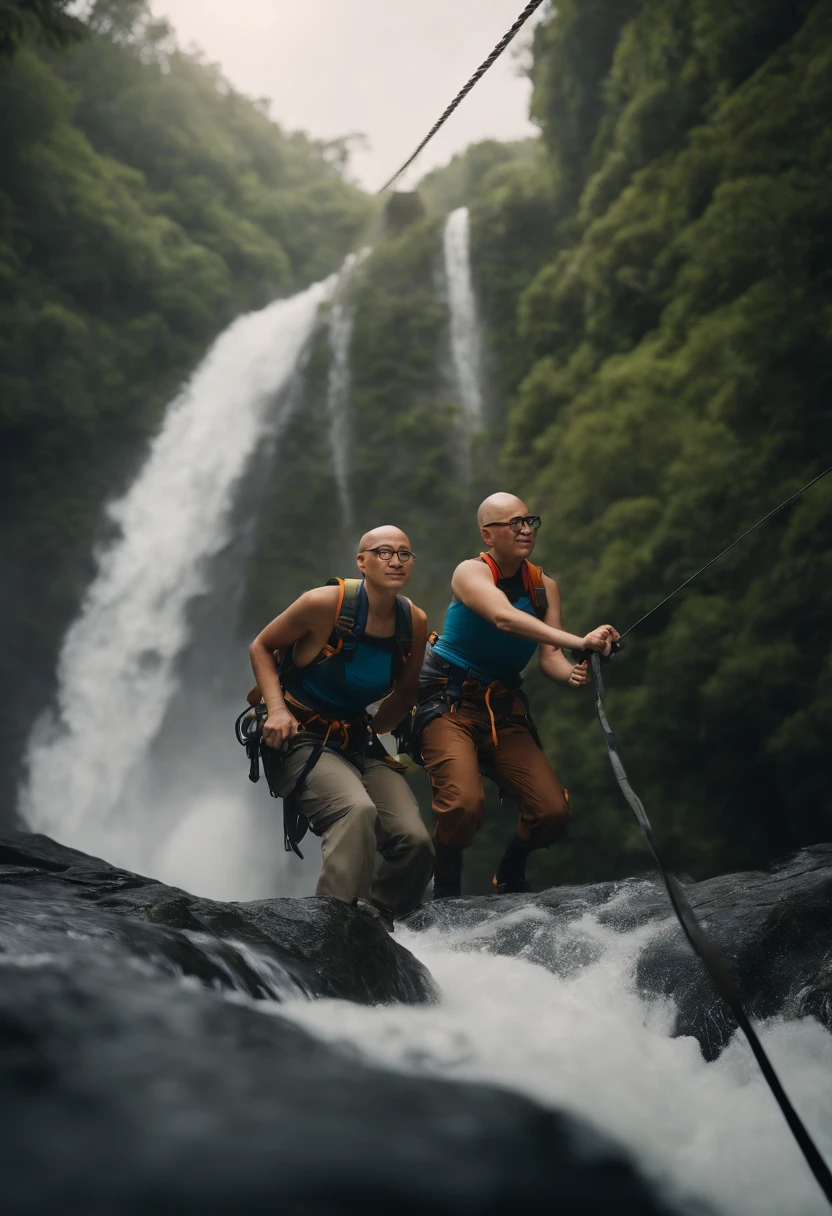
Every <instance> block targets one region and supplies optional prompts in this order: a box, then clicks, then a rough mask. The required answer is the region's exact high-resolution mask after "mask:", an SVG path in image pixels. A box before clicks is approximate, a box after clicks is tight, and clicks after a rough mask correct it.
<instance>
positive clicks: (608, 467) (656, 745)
mask: <svg viewBox="0 0 832 1216" xmlns="http://www.w3.org/2000/svg"><path fill="white" fill-rule="evenodd" d="M830 69H832V8H830V5H829V4H828V3H809V2H808V0H807V2H806V3H803V4H794V3H778V2H777V0H768V2H767V3H754V4H750V3H748V4H739V5H733V6H731V8H730V10H727V9H725V8H724V6H717V5H715V4H713V3H711V2H710V0H694V2H692V3H684V4H682V3H675V2H674V0H643V2H641V3H636V2H633V3H629V4H626V5H625V4H621V3H619V2H618V0H615V2H613V0H606V2H601V0H581V3H577V0H573V2H569V0H567V2H565V3H563V4H560V5H558V9H557V12H556V14H555V15H554V16H553V17H552V18H550V19H549V21H548V22H547V23H546V24H544V25H543V26H542V27H541V28H540V29H539V31H538V33H537V35H536V38H535V61H534V72H533V75H534V84H535V91H534V106H533V109H534V112H535V114H536V115H537V116H538V118H539V120H540V122H541V125H542V132H543V141H544V145H545V147H546V150H547V156H546V160H547V167H548V170H549V173H550V181H551V184H552V190H553V200H554V210H553V212H552V215H553V223H552V226H551V229H550V232H549V234H548V240H549V243H550V250H551V251H552V252H550V256H549V260H548V261H547V262H546V263H545V264H544V265H543V266H542V267H541V268H540V269H539V272H538V273H537V275H536V276H535V277H534V280H533V281H532V282H531V283H530V285H529V286H528V287H526V289H525V290H524V291H521V292H520V293H519V295H518V294H517V293H515V294H516V300H517V309H516V320H515V323H514V324H513V325H512V324H511V323H510V321H509V320H508V317H507V313H508V310H507V309H504V310H503V323H504V324H505V325H506V327H507V328H508V329H509V331H510V332H511V333H512V334H513V335H515V336H516V338H517V342H518V349H519V350H520V352H521V355H522V356H523V357H527V358H528V362H527V364H526V367H525V375H524V376H523V378H522V383H521V384H520V387H519V389H518V390H517V391H516V392H514V393H513V394H512V395H511V398H510V401H507V402H506V405H507V406H508V410H509V417H508V441H507V444H506V448H505V455H504V469H505V477H506V480H507V482H508V484H510V485H511V486H512V487H514V488H516V490H517V491H518V492H519V493H521V494H522V495H524V496H525V497H526V498H527V500H528V501H529V502H530V504H532V505H533V506H534V508H535V509H536V510H539V511H541V512H542V513H543V515H544V518H545V528H544V530H543V531H542V532H541V535H540V551H541V554H542V556H543V558H544V560H545V561H546V564H547V566H548V567H549V568H550V570H552V572H554V573H556V574H557V575H558V577H559V579H560V582H561V586H562V590H563V593H564V600H565V607H566V612H567V615H568V620H569V623H570V624H572V625H574V626H575V627H578V628H581V629H583V628H585V627H586V626H588V625H589V624H591V623H594V622H595V621H596V620H597V619H600V618H603V619H605V620H606V619H612V620H613V621H614V622H615V623H616V624H618V625H619V627H621V628H624V627H626V626H627V625H629V624H631V623H632V622H633V621H634V620H635V619H636V618H637V617H638V616H640V615H641V614H642V613H643V612H644V611H646V609H647V608H648V607H650V606H651V605H652V604H653V603H655V602H656V601H657V600H659V599H660V598H661V597H662V596H663V595H664V594H666V593H667V592H668V591H670V590H671V589H672V588H673V587H674V586H675V585H676V584H677V583H679V582H681V581H682V579H683V578H684V577H685V576H686V575H688V574H689V573H691V572H692V571H693V570H694V569H695V568H696V567H697V566H698V565H699V564H701V563H702V562H703V561H705V560H706V559H707V558H708V557H709V556H711V555H712V554H713V553H715V552H716V551H717V550H718V549H719V548H721V547H722V545H723V544H724V543H727V541H728V540H729V539H731V537H732V536H733V535H735V534H737V533H738V532H739V531H741V530H742V529H743V528H744V527H746V526H748V525H749V524H750V523H752V522H753V521H754V520H755V518H757V517H758V516H760V515H762V514H764V512H765V511H766V510H767V509H768V508H769V507H771V506H773V505H775V504H776V503H777V502H778V501H779V500H780V499H781V498H784V497H786V496H787V495H788V494H789V493H790V492H792V491H793V490H794V489H796V488H797V487H798V486H799V485H800V484H801V483H802V481H805V480H808V479H809V477H811V476H812V475H813V474H814V473H816V472H818V471H819V470H820V469H822V468H823V467H824V466H825V465H826V464H829V463H830V453H832V413H830V409H829V399H830V387H832V386H831V385H830V380H832V362H830V358H829V340H830V322H831V321H832V312H830V285H832V230H831V229H830V227H829V224H828V222H827V215H826V213H827V211H828V202H829V180H828V165H829V158H830V151H832V71H831V70H830ZM536 183H537V179H536V177H535V176H534V175H533V174H532V173H530V172H527V173H526V174H525V177H524V176H523V175H522V174H518V177H517V181H516V182H515V183H514V185H513V188H512V197H513V198H514V199H517V198H518V197H519V196H522V190H523V188H525V189H526V190H527V191H532V190H533V189H535V188H536ZM486 184H488V183H486ZM498 198H499V195H498V191H497V189H496V188H492V189H490V190H488V189H486V190H485V191H484V192H483V193H481V194H480V196H479V197H477V198H475V199H473V200H472V209H473V216H474V223H473V225H472V231H473V235H474V240H475V251H474V253H475V264H476V268H477V270H478V273H479V276H480V281H481V287H482V291H483V292H484V293H487V294H488V295H489V296H491V297H494V294H495V293H494V289H493V285H492V276H493V267H494V266H495V264H497V265H499V260H500V256H502V257H504V258H505V259H506V264H507V259H508V258H509V256H510V253H511V250H512V249H513V247H514V246H515V243H516V239H515V236H514V234H513V233H508V234H507V236H506V239H505V240H503V241H501V240H500V237H499V228H498V226H497V225H496V224H494V223H492V224H490V225H487V224H485V223H483V222H482V220H481V219H480V218H479V217H481V216H483V215H484V214H487V212H488V209H489V206H492V207H493V208H494V211H495V213H496V214H501V213H502V212H501V211H500V209H499V207H498V203H497V200H498ZM490 200H493V202H491V201H490ZM495 246H496V248H495ZM498 278H499V275H498ZM503 281H504V282H505V283H506V285H507V286H510V283H509V277H508V276H507V275H505V276H503ZM519 286H522V283H520V284H519ZM508 294H510V292H509V293H508ZM506 298H508V297H506ZM500 341H505V339H504V338H503V337H500V338H498V339H497V340H494V339H492V348H493V349H494V350H495V351H496V352H497V356H498V363H497V368H496V372H497V374H498V375H500V374H502V375H503V376H504V382H505V383H506V384H508V385H509V386H510V385H511V382H512V380H516V379H517V369H516V363H515V364H510V356H509V359H506V357H505V356H501V354H500V350H499V345H498V343H499V342H500ZM509 350H510V347H509ZM507 364H509V365H510V371H509V372H508V373H507V372H506V370H505V369H506V366H507ZM830 571H832V478H830V480H829V481H828V482H825V483H822V484H821V485H820V486H818V487H817V488H816V489H815V490H813V491H812V493H811V496H809V497H807V498H806V500H805V501H804V502H802V503H801V504H800V505H799V506H797V507H796V508H795V509H793V510H792V511H791V512H790V513H788V514H787V515H784V516H783V517H782V518H780V519H779V520H777V521H776V522H774V523H773V524H771V525H769V526H767V527H766V528H765V529H764V530H761V531H760V532H759V533H757V534H755V536H754V537H752V538H750V539H749V541H747V542H746V543H745V544H744V546H743V547H742V548H741V549H740V550H738V551H737V552H736V553H735V554H732V555H731V556H730V557H729V558H728V559H726V561H725V562H724V563H723V564H722V565H721V566H718V567H716V568H715V569H714V570H713V571H711V572H709V573H708V575H706V576H705V577H704V578H703V580H702V581H701V582H700V583H699V584H698V585H697V586H696V587H695V588H694V589H692V590H691V591H690V592H687V593H685V595H684V596H683V597H680V599H678V600H677V601H675V602H674V604H673V605H672V606H668V608H667V609H664V610H662V612H661V613H659V614H657V615H656V616H655V617H653V618H652V619H651V621H650V622H649V624H647V625H645V626H644V627H643V628H642V629H641V630H639V631H638V632H637V633H636V634H634V635H633V638H632V639H631V640H630V642H629V644H628V648H627V651H626V653H625V654H624V655H623V656H622V658H621V659H620V660H618V661H617V662H616V665H615V668H614V669H613V670H612V671H611V673H610V678H609V683H610V695H609V707H610V713H611V717H612V720H613V723H614V725H615V726H616V728H617V730H618V733H619V736H620V741H621V745H622V749H623V752H624V755H625V757H626V759H627V760H628V762H629V767H630V769H631V775H632V777H633V779H634V781H635V783H636V785H637V787H638V788H639V789H640V791H641V792H642V794H643V796H644V797H645V801H646V802H647V804H648V807H649V808H650V810H651V811H652V812H653V813H654V815H655V819H656V821H657V823H658V825H659V827H660V829H661V834H662V837H663V838H664V839H665V840H667V841H669V843H670V849H671V854H672V857H673V860H674V862H675V863H676V864H677V865H679V866H681V867H683V868H687V869H690V870H692V871H696V872H699V873H702V872H706V871H709V870H713V869H716V868H723V867H727V866H733V865H748V864H756V863H758V862H763V861H765V860H766V859H767V858H770V857H772V856H774V855H776V854H778V853H782V852H783V851H785V850H787V849H789V848H791V847H794V846H796V845H798V844H800V843H802V842H805V841H808V840H813V839H818V838H824V837H828V835H829V831H830V826H832V818H830V796H829V790H828V780H827V761H826V757H827V756H828V753H829V747H830V743H832V699H830V695H829V674H830V669H832V649H830V644H829V638H828V621H829V620H830V619H832V594H831V593H830V586H831V585H832V584H831V583H830V577H829V576H830ZM533 683H534V684H535V686H534V689H533V695H534V700H535V702H536V704H537V706H538V707H539V717H540V722H541V725H542V727H543V732H544V737H545V739H546V743H547V747H549V748H550V749H552V751H553V752H554V753H555V754H556V755H557V758H558V762H559V766H560V768H561V769H562V771H563V775H564V777H565V778H566V779H567V780H568V783H569V784H570V785H571V786H572V787H573V791H574V801H575V805H576V807H577V811H578V814H577V820H576V832H575V839H574V844H573V846H571V847H572V853H571V865H570V873H572V874H573V875H576V876H582V875H587V874H589V873H593V874H598V873H599V872H608V871H618V872H624V871H628V870H631V869H632V867H633V866H634V865H635V864H637V863H638V859H639V858H640V857H642V856H643V852H642V848H641V844H640V842H639V840H638V838H637V835H636V833H635V832H634V831H632V830H630V828H629V825H628V818H627V817H628V814H629V812H628V811H627V810H626V807H625V806H624V805H623V803H621V801H620V799H619V798H618V797H617V794H616V791H615V789H614V788H613V785H612V782H611V779H610V777H609V774H608V773H607V770H606V762H605V760H604V756H603V751H602V748H601V745H600V739H599V737H598V732H597V726H596V725H595V724H594V722H593V721H592V714H591V709H590V707H589V705H588V704H587V703H586V699H584V703H583V704H580V701H579V699H578V698H572V697H569V696H567V695H564V694H561V693H559V692H558V691H557V690H555V691H551V690H549V689H547V688H544V687H543V686H542V685H540V684H539V683H537V682H533ZM552 865H553V867H555V862H554V860H553V861H552ZM555 872H557V869H556V867H555V868H553V870H552V873H555Z"/></svg>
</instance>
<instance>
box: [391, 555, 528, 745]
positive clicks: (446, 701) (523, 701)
mask: <svg viewBox="0 0 832 1216" xmlns="http://www.w3.org/2000/svg"><path fill="white" fill-rule="evenodd" d="M479 560H480V561H481V562H484V563H485V565H486V566H487V567H488V569H489V570H490V571H491V577H492V578H493V579H494V585H495V586H496V587H499V588H500V589H501V590H504V591H506V594H508V595H509V596H510V595H511V592H510V589H509V587H508V586H507V585H506V584H507V582H508V580H506V579H505V578H504V577H503V572H502V571H501V569H500V567H499V566H498V565H497V563H496V562H495V560H494V558H493V557H492V556H491V555H490V554H489V553H480V555H479ZM521 572H522V580H523V590H524V591H525V593H526V595H528V597H529V600H530V601H531V605H532V607H533V609H534V613H535V616H536V617H537V618H538V619H539V620H542V619H543V617H545V615H546V608H547V599H546V587H545V585H544V582H543V567H542V566H535V565H534V564H533V563H532V562H530V561H524V562H523V565H522V566H521V568H520V571H518V573H521ZM438 640H439V634H438V633H436V632H434V633H432V634H431V635H430V637H429V638H428V644H427V647H426V649H425V659H424V663H423V665H422V674H421V676H420V679H419V703H418V704H417V705H415V706H414V707H413V710H412V711H411V713H410V714H409V715H408V717H406V718H405V719H404V720H403V721H402V722H400V723H399V725H398V726H397V727H396V729H395V730H394V732H393V734H394V736H395V738H396V741H397V745H398V748H399V751H400V752H402V753H405V754H407V755H409V756H410V757H411V759H412V760H415V761H416V763H417V764H422V763H423V761H422V750H421V739H422V732H423V731H424V729H425V727H426V726H428V725H429V724H430V723H431V722H432V721H433V720H434V718H440V717H443V716H444V715H445V714H453V713H457V712H458V711H459V707H460V705H461V704H462V703H463V701H476V702H480V701H481V702H482V703H483V705H484V707H485V710H486V712H487V714H488V719H489V723H490V726H491V742H492V743H493V744H494V746H495V747H497V746H498V738H497V726H498V722H499V725H501V726H503V725H506V724H507V723H510V722H511V723H522V724H523V725H525V726H527V727H528V729H529V731H530V732H531V735H532V738H533V739H534V741H535V743H536V744H537V745H538V747H540V746H541V742H540V736H539V734H538V732H537V727H536V726H535V724H534V721H533V719H532V716H531V712H530V710H529V702H528V698H527V697H526V694H525V693H524V692H523V691H522V688H521V684H522V678H520V677H518V679H517V681H516V682H510V683H506V682H504V681H502V680H490V681H489V680H488V679H483V678H482V677H481V676H480V675H479V674H478V673H477V672H476V671H473V670H471V669H469V668H467V667H463V666H462V665H460V664H458V663H453V662H451V661H450V660H449V659H446V658H444V657H443V656H442V655H439V654H437V653H436V652H435V651H434V649H433V647H434V644H435V643H436V642H437V641H438ZM518 702H519V705H520V709H519V710H518V708H517V703H518Z"/></svg>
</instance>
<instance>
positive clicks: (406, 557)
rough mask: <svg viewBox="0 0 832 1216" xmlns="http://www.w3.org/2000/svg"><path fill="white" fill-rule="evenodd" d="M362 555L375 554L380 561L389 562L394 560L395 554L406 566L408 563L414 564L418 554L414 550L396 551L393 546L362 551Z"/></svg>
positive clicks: (379, 546) (378, 546) (382, 546)
mask: <svg viewBox="0 0 832 1216" xmlns="http://www.w3.org/2000/svg"><path fill="white" fill-rule="evenodd" d="M362 553H375V555H376V557H377V558H378V559H379V561H382V562H389V561H392V559H393V554H394V553H395V555H396V557H397V558H398V559H399V561H400V562H401V563H402V565H403V566H406V565H407V563H408V562H412V561H413V559H414V557H415V556H416V554H415V553H414V552H413V550H412V549H394V548H393V547H392V546H391V545H376V547H375V548H374V549H362Z"/></svg>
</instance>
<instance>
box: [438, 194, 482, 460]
mask: <svg viewBox="0 0 832 1216" xmlns="http://www.w3.org/2000/svg"><path fill="white" fill-rule="evenodd" d="M469 246H470V242H469V223H468V208H467V207H458V208H457V209H456V211H452V212H451V214H450V215H449V216H448V218H447V220H446V221H445V229H444V232H443V237H442V247H443V253H444V265H445V282H446V285H447V292H448V308H449V311H450V315H451V359H452V363H453V370H454V380H455V382H456V389H457V392H458V393H459V398H460V404H461V406H462V425H463V453H462V455H463V465H464V470H463V471H464V474H465V476H466V478H470V475H471V438H472V436H473V435H474V434H476V432H477V431H478V430H479V429H480V427H481V426H482V392H481V389H480V375H481V349H480V327H479V321H478V319H477V305H476V298H475V296H474V285H473V280H472V277H471V258H470V248H469Z"/></svg>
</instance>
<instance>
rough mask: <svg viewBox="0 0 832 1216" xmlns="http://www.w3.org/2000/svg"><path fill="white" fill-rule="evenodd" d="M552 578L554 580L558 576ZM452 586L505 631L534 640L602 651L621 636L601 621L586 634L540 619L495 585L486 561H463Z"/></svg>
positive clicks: (472, 609) (480, 612)
mask: <svg viewBox="0 0 832 1216" xmlns="http://www.w3.org/2000/svg"><path fill="white" fill-rule="evenodd" d="M548 581H549V583H553V584H554V579H549V580H548ZM451 586H452V587H453V592H454V595H455V596H456V597H457V599H459V600H462V602H463V604H465V606H466V607H467V608H470V609H471V611H472V612H476V614H477V616H481V617H483V619H484V620H486V621H490V623H491V624H492V625H494V626H496V628H497V629H499V630H500V632H501V633H510V634H513V635H514V636H515V637H520V638H529V640H530V641H533V642H540V643H542V644H544V645H548V646H557V647H560V648H561V649H568V650H601V651H602V650H604V649H605V648H606V647H607V645H608V644H609V643H611V642H614V641H616V640H617V638H618V634H617V632H616V631H615V629H613V627H612V625H601V626H599V628H598V629H594V630H593V631H592V632H591V633H588V634H587V635H586V637H578V636H577V635H576V634H574V633H566V632H565V630H563V629H562V628H560V626H559V625H558V626H557V627H555V626H553V625H550V624H548V623H547V621H540V620H538V619H537V617H536V616H532V615H531V614H530V613H528V612H521V611H520V609H519V608H515V607H514V606H513V605H512V604H510V603H509V600H508V597H507V596H506V595H505V594H504V593H503V592H502V591H501V590H500V589H499V587H497V586H495V583H494V579H493V577H492V575H491V571H490V570H489V568H488V566H486V564H485V563H484V562H480V561H477V560H471V561H467V562H462V563H461V564H460V565H459V566H457V568H456V570H455V571H454V577H453V579H452V581H451ZM547 617H548V612H547Z"/></svg>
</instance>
